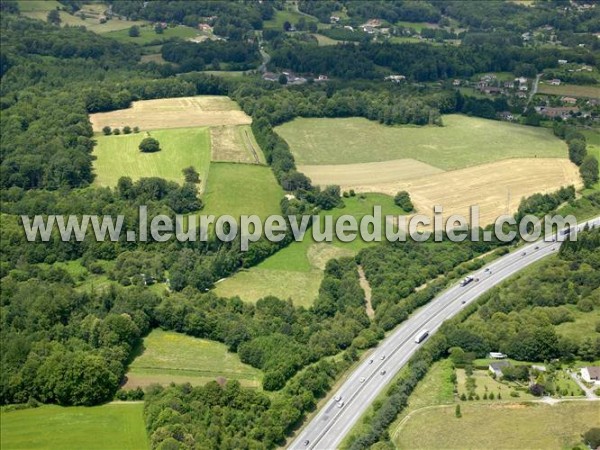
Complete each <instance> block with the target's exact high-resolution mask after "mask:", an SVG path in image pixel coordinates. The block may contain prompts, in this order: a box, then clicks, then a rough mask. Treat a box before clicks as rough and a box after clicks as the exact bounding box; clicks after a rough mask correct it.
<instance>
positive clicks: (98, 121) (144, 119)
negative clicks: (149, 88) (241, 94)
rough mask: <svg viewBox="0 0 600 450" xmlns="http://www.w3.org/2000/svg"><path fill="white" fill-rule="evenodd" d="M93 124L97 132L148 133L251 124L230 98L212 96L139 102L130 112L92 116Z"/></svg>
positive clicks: (126, 110) (110, 112)
mask: <svg viewBox="0 0 600 450" xmlns="http://www.w3.org/2000/svg"><path fill="white" fill-rule="evenodd" d="M90 121H91V122H92V127H93V129H94V131H96V132H99V131H102V128H104V127H105V126H109V127H111V128H122V127H124V126H129V127H132V128H133V127H139V128H140V130H142V131H147V130H156V129H164V128H187V127H210V126H220V125H249V124H250V123H252V119H251V118H250V116H248V115H247V114H246V113H244V112H243V111H241V110H240V108H239V106H238V105H237V103H235V102H234V101H233V100H231V99H230V98H229V97H225V96H212V95H200V96H195V97H175V98H161V99H156V100H140V101H136V102H133V104H132V105H131V107H130V108H127V109H119V110H116V111H109V112H101V113H95V114H90Z"/></svg>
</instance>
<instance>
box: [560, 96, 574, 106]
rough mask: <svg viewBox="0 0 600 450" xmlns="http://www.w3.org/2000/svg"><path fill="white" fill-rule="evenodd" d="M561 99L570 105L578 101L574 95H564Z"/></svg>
mask: <svg viewBox="0 0 600 450" xmlns="http://www.w3.org/2000/svg"><path fill="white" fill-rule="evenodd" d="M560 101H561V102H563V103H568V104H569V105H574V104H575V103H577V99H576V98H574V97H562V98H561V99H560Z"/></svg>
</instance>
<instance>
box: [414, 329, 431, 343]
mask: <svg viewBox="0 0 600 450" xmlns="http://www.w3.org/2000/svg"><path fill="white" fill-rule="evenodd" d="M427 336H429V330H421V332H420V333H419V334H417V335H416V336H415V342H416V343H417V344H420V343H421V342H423V341H424V340H425V338H426V337H427Z"/></svg>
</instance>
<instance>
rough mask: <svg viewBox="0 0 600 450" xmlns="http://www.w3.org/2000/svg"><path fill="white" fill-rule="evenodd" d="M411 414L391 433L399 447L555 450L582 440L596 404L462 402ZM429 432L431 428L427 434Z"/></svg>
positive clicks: (598, 422) (597, 421)
mask: <svg viewBox="0 0 600 450" xmlns="http://www.w3.org/2000/svg"><path fill="white" fill-rule="evenodd" d="M461 412H462V418H460V419H458V418H456V417H455V415H454V405H450V406H441V407H439V408H432V409H427V410H422V411H420V412H418V413H416V414H414V415H413V416H412V417H411V418H410V420H408V421H407V422H406V424H405V425H404V426H403V427H402V429H401V432H399V433H397V434H396V435H395V439H394V444H395V445H396V447H397V448H399V449H439V448H444V449H483V448H502V449H531V450H533V449H550V448H555V449H560V448H572V447H573V446H575V445H577V444H578V443H580V442H581V434H583V433H584V432H586V431H587V430H588V429H590V428H592V427H598V426H600V414H598V404H597V403H595V402H585V401H581V402H568V403H566V402H565V403H560V404H556V405H545V404H523V403H487V404H486V403H473V402H469V403H462V404H461ZM431 430H435V433H432V432H431Z"/></svg>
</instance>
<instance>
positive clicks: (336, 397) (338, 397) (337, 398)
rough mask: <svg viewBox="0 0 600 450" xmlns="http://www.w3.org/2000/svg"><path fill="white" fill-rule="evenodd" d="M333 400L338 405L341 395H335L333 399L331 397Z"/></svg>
mask: <svg viewBox="0 0 600 450" xmlns="http://www.w3.org/2000/svg"><path fill="white" fill-rule="evenodd" d="M333 399H334V400H335V401H336V402H338V403H339V402H340V401H341V400H342V396H341V395H336V396H335V397H333Z"/></svg>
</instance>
